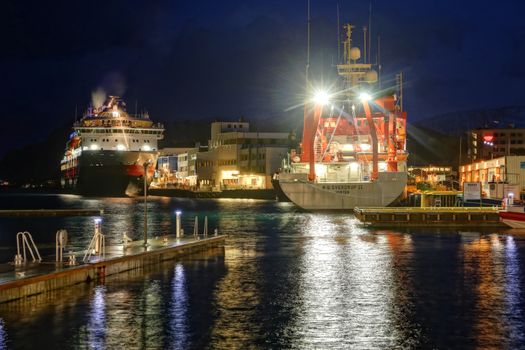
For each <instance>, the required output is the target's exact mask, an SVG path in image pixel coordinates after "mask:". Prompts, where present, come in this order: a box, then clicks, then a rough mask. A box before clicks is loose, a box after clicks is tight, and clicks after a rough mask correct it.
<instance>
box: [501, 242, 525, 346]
mask: <svg viewBox="0 0 525 350" xmlns="http://www.w3.org/2000/svg"><path fill="white" fill-rule="evenodd" d="M520 276H521V271H520V262H519V259H518V251H517V248H516V242H515V241H514V237H512V236H507V238H506V240H505V304H506V312H505V314H506V317H505V323H506V324H507V327H508V329H509V336H508V339H509V340H510V341H511V342H512V343H511V344H509V345H510V348H514V347H515V348H517V347H519V346H522V345H523V344H525V333H524V332H523V326H522V325H523V310H522V307H521V304H520V301H521V298H522V297H521V287H520V286H521V280H520Z"/></svg>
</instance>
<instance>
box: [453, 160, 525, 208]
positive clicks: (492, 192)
mask: <svg viewBox="0 0 525 350" xmlns="http://www.w3.org/2000/svg"><path fill="white" fill-rule="evenodd" d="M459 176H460V177H459V178H460V181H461V185H463V183H465V182H481V185H482V189H483V192H484V194H485V195H486V196H487V198H495V199H501V198H503V197H506V196H508V194H509V193H513V194H514V196H516V198H518V193H521V194H522V195H521V197H523V193H524V192H525V156H504V157H498V158H493V159H489V160H482V161H478V162H474V163H471V164H466V165H462V166H460V167H459Z"/></svg>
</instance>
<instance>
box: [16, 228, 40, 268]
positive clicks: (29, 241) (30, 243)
mask: <svg viewBox="0 0 525 350" xmlns="http://www.w3.org/2000/svg"><path fill="white" fill-rule="evenodd" d="M20 245H22V254H20ZM26 248H27V250H29V253H30V254H31V257H32V258H33V262H36V261H38V262H41V261H42V258H41V257H40V253H39V251H38V248H37V247H36V244H35V241H34V240H33V236H31V234H30V233H29V232H27V231H24V232H18V233H17V234H16V255H15V265H22V264H25V263H26V262H27V258H26ZM35 253H36V257H35Z"/></svg>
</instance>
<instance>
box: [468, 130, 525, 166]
mask: <svg viewBox="0 0 525 350" xmlns="http://www.w3.org/2000/svg"><path fill="white" fill-rule="evenodd" d="M519 155H525V129H521V128H502V129H488V128H481V129H473V130H471V131H470V132H469V137H468V156H469V159H471V160H472V161H479V160H484V159H493V158H498V157H502V156H519Z"/></svg>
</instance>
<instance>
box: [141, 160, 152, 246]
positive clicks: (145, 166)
mask: <svg viewBox="0 0 525 350" xmlns="http://www.w3.org/2000/svg"><path fill="white" fill-rule="evenodd" d="M150 165H151V159H148V161H147V162H145V163H144V164H143V166H144V175H143V178H144V247H147V246H148V168H149V166H150Z"/></svg>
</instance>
